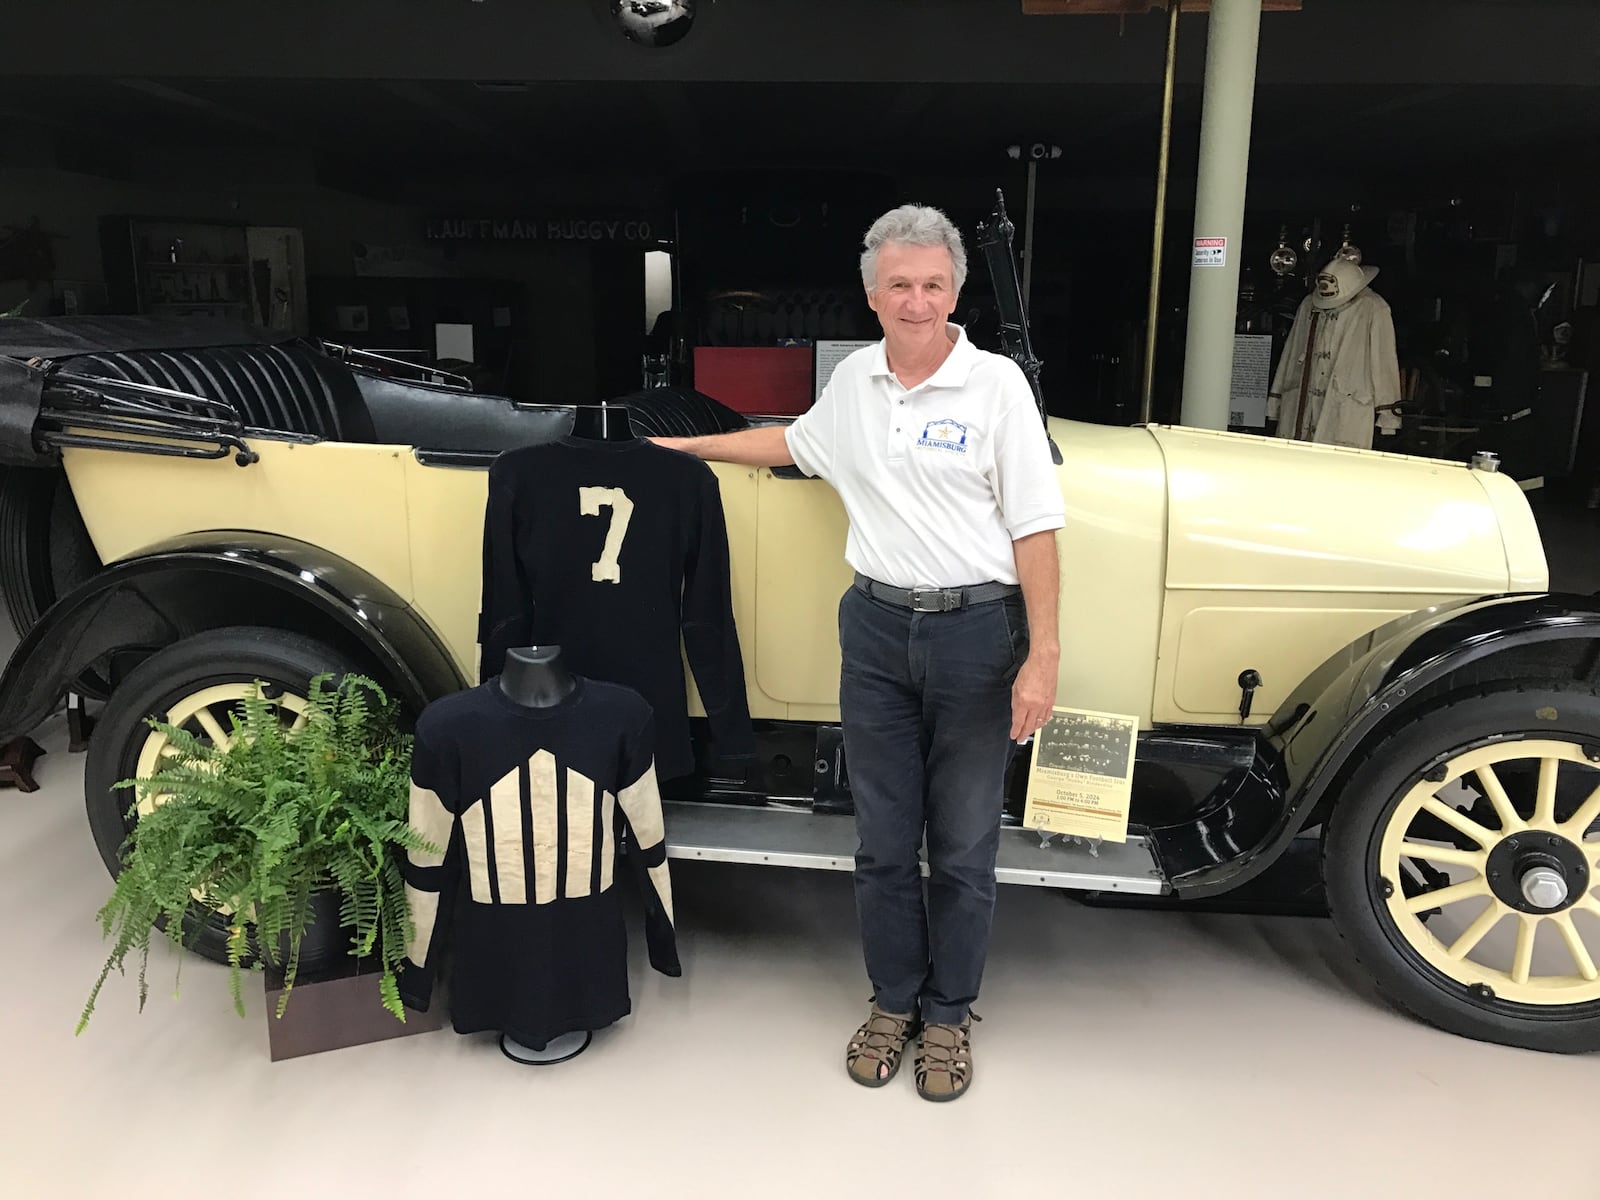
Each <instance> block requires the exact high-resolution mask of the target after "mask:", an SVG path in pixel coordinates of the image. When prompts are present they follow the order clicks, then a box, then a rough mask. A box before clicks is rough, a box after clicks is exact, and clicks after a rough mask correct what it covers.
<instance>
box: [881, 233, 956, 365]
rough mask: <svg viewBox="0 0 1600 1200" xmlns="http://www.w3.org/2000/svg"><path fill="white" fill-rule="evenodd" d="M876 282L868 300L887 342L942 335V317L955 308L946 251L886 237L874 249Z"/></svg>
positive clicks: (906, 343) (908, 342)
mask: <svg viewBox="0 0 1600 1200" xmlns="http://www.w3.org/2000/svg"><path fill="white" fill-rule="evenodd" d="M877 284H878V286H877V288H876V289H875V290H873V291H869V292H868V293H867V303H868V304H870V305H871V306H872V311H873V312H875V313H877V314H878V322H879V324H881V325H882V326H883V332H884V336H885V337H887V338H888V339H889V340H890V341H891V342H893V343H897V344H899V345H902V346H916V345H921V344H926V343H929V342H932V341H934V340H936V339H939V338H943V337H944V336H945V331H944V327H945V322H946V321H948V320H949V319H950V314H951V313H953V312H955V310H956V288H955V268H954V266H953V264H952V263H951V261H950V251H948V250H946V249H945V248H944V247H943V246H902V245H899V244H897V243H895V242H890V243H889V244H888V245H886V246H884V247H883V248H882V249H880V250H879V251H878V280H877Z"/></svg>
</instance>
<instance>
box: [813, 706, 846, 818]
mask: <svg viewBox="0 0 1600 1200" xmlns="http://www.w3.org/2000/svg"><path fill="white" fill-rule="evenodd" d="M811 810H812V811H813V812H819V813H853V812H855V810H856V803H855V798H854V797H853V796H852V795H851V794H850V773H849V771H848V770H847V769H846V768H845V762H844V730H843V729H842V728H840V727H839V726H838V725H821V726H818V727H817V761H816V781H815V783H814V784H813V786H812V789H811Z"/></svg>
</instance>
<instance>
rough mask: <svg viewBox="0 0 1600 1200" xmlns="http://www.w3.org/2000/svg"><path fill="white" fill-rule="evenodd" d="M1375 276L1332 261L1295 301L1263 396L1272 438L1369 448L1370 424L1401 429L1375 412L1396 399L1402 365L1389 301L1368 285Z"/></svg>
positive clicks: (1390, 416)
mask: <svg viewBox="0 0 1600 1200" xmlns="http://www.w3.org/2000/svg"><path fill="white" fill-rule="evenodd" d="M1376 275H1377V269H1376V268H1373V267H1367V268H1365V270H1363V269H1362V268H1361V267H1358V266H1356V265H1355V264H1354V263H1350V262H1346V261H1344V260H1342V259H1341V260H1336V261H1335V262H1333V263H1330V264H1329V265H1328V266H1327V268H1325V269H1324V271H1323V272H1322V274H1321V275H1320V276H1319V277H1318V280H1317V290H1316V291H1315V292H1313V293H1312V294H1311V295H1309V296H1307V297H1306V298H1305V300H1304V301H1302V302H1301V305H1300V311H1299V312H1298V313H1296V314H1295V319H1294V328H1293V329H1292V330H1290V332H1289V340H1288V342H1287V343H1286V344H1285V346H1284V348H1283V357H1282V358H1281V359H1280V360H1279V362H1278V370H1277V374H1276V376H1275V377H1274V379H1273V382H1272V391H1271V392H1270V393H1269V395H1268V397H1267V417H1268V419H1269V420H1276V421H1277V422H1278V428H1277V436H1279V437H1283V438H1291V439H1294V440H1296V441H1305V442H1329V443H1332V444H1334V445H1338V446H1354V447H1358V448H1360V449H1363V450H1370V449H1372V445H1373V435H1374V430H1375V429H1382V430H1384V431H1386V432H1391V433H1392V432H1393V431H1395V430H1397V429H1399V428H1400V418H1399V416H1398V415H1397V414H1396V413H1394V412H1380V411H1378V410H1379V409H1383V408H1385V407H1387V406H1390V405H1394V404H1398V403H1399V402H1400V364H1399V358H1398V355H1397V353H1396V350H1395V338H1394V318H1393V316H1392V315H1391V313H1390V311H1389V304H1388V302H1387V301H1386V300H1384V298H1383V297H1382V296H1380V295H1378V294H1377V293H1376V292H1373V291H1371V290H1369V289H1368V287H1367V285H1368V284H1369V283H1371V281H1372V279H1373V277H1374V276H1376ZM1308 356H1310V359H1311V368H1310V371H1309V372H1308V371H1307V369H1306V360H1307V357H1308ZM1302 394H1303V396H1304V407H1303V408H1302Z"/></svg>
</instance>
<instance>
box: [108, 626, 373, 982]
mask: <svg viewBox="0 0 1600 1200" xmlns="http://www.w3.org/2000/svg"><path fill="white" fill-rule="evenodd" d="M355 670H357V668H356V666H355V664H353V663H352V662H351V661H350V660H349V659H347V658H345V657H344V656H343V655H341V654H340V653H339V652H338V651H336V650H334V649H333V648H332V647H330V646H327V645H325V644H324V643H322V642H318V641H315V640H314V639H312V638H308V637H305V636H303V635H301V634H297V633H289V632H287V631H285V630H281V629H272V628H268V627H265V626H251V625H236V626H230V627H227V628H223V629H211V630H207V631H206V632H204V633H197V634H195V635H194V636H192V637H187V638H184V639H182V640H181V641H177V642H174V643H173V644H172V645H170V646H168V647H166V648H165V649H163V650H159V651H157V652H156V653H155V654H152V655H151V656H150V657H149V658H147V659H146V660H145V661H144V662H142V663H140V664H139V665H138V666H137V667H136V668H134V669H133V670H132V671H130V672H129V673H128V677H127V678H126V679H124V680H123V681H122V682H121V683H120V684H119V685H118V686H117V689H116V691H114V692H113V693H112V694H111V698H110V699H109V700H108V701H107V702H106V706H105V708H104V709H103V710H102V711H101V714H100V719H99V721H98V722H97V723H96V725H95V729H94V733H93V736H92V737H91V738H90V740H89V748H88V751H87V753H86V754H85V761H84V768H83V793H84V805H85V807H86V808H87V810H88V815H89V829H90V832H91V833H93V835H94V841H95V846H96V847H97V848H98V849H99V851H100V858H101V860H102V861H103V862H104V863H105V864H106V869H107V870H108V871H110V872H111V874H112V875H113V876H115V875H117V874H118V873H119V872H120V871H121V869H122V860H121V854H120V850H121V847H122V844H123V842H124V841H126V839H127V836H128V834H129V833H130V832H132V830H133V824H134V822H133V821H132V820H130V819H129V818H128V816H127V810H128V808H129V807H130V805H131V802H132V794H131V792H130V791H129V789H127V788H116V787H114V786H113V785H114V784H115V783H116V782H117V781H118V780H120V779H131V778H132V777H133V776H134V774H135V772H136V771H137V768H138V761H139V751H140V748H141V747H142V746H143V745H144V741H145V738H146V736H147V735H148V733H149V729H148V727H147V726H146V725H145V723H144V722H145V718H146V717H148V716H151V715H154V714H157V713H165V712H167V711H168V710H169V708H170V706H171V705H172V704H173V703H174V702H175V701H177V700H180V699H182V698H183V697H184V696H188V695H191V694H192V693H194V692H196V691H199V690H200V689H201V688H206V687H213V686H215V685H218V684H223V683H234V682H241V681H242V682H247V683H248V682H250V681H251V680H255V679H260V680H262V681H263V682H265V683H267V684H269V685H277V686H278V687H281V688H283V689H285V690H287V691H290V692H293V693H295V694H297V695H301V696H304V695H306V694H307V693H308V692H309V690H310V687H311V680H312V679H314V678H315V677H316V676H318V675H321V674H323V673H325V672H332V673H334V674H335V675H338V674H342V673H345V672H350V671H355ZM197 926H198V927H197V928H195V929H193V930H187V931H186V934H188V935H189V942H188V944H189V945H190V947H191V949H193V950H194V951H195V952H196V953H197V954H200V955H202V956H203V957H205V958H210V959H214V960H215V961H217V962H227V961H228V954H227V922H226V921H225V920H224V919H222V918H220V917H216V918H212V919H211V920H208V921H205V922H197ZM313 965H315V964H313V963H310V962H307V961H305V959H304V956H302V962H301V966H302V967H303V968H309V967H311V966H313Z"/></svg>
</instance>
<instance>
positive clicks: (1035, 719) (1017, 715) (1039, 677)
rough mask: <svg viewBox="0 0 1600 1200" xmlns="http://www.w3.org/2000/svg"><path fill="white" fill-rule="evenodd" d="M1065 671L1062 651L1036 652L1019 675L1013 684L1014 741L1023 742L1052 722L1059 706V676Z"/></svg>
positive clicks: (1012, 730)
mask: <svg viewBox="0 0 1600 1200" xmlns="http://www.w3.org/2000/svg"><path fill="white" fill-rule="evenodd" d="M1060 668H1061V655H1060V652H1059V651H1058V652H1055V653H1052V652H1050V651H1048V650H1040V651H1035V652H1032V653H1030V654H1029V655H1028V657H1027V658H1026V659H1025V660H1024V661H1023V664H1022V668H1021V669H1020V670H1019V671H1018V672H1017V681H1016V682H1015V683H1013V684H1012V685H1011V740H1012V741H1014V742H1021V741H1024V740H1026V739H1027V738H1028V737H1029V736H1031V735H1032V734H1034V733H1036V732H1038V730H1039V729H1040V728H1041V727H1042V726H1043V725H1044V723H1045V722H1046V721H1048V720H1049V719H1050V713H1051V710H1053V709H1054V708H1055V704H1056V675H1057V673H1058V672H1059V671H1060Z"/></svg>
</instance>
